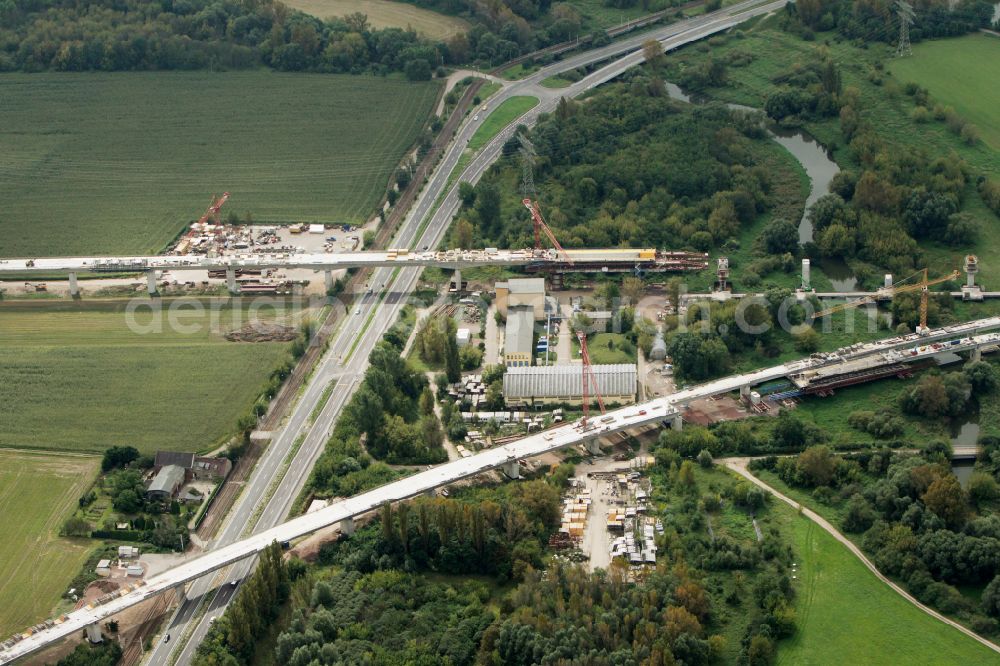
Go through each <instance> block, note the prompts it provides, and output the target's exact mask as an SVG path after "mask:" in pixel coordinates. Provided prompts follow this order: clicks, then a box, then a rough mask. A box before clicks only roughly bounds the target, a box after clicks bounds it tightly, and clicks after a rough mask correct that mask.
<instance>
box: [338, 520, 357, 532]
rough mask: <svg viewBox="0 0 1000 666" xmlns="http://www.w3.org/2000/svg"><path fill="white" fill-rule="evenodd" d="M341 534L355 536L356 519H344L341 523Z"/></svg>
mask: <svg viewBox="0 0 1000 666" xmlns="http://www.w3.org/2000/svg"><path fill="white" fill-rule="evenodd" d="M340 533H341V534H344V535H346V536H351V535H352V534H354V519H353V518H344V519H343V520H342V521H340Z"/></svg>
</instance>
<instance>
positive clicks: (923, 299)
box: [813, 268, 961, 335]
mask: <svg viewBox="0 0 1000 666" xmlns="http://www.w3.org/2000/svg"><path fill="white" fill-rule="evenodd" d="M914 275H923V279H922V280H920V281H919V282H914V283H912V284H903V283H904V282H906V281H907V280H909V279H910V278H912V277H913V276H914ZM959 275H961V273H959V272H958V271H952V272H951V273H949V274H948V275H945V276H944V277H939V278H934V279H933V280H929V279H927V269H926V268H924V269H923V270H919V271H917V272H916V273H914V274H913V275H911V276H909V277H907V278H905V279H903V280H900V281H899V282H897V283H895V284H894V285H892V286H891V287H887V288H885V289H881V290H879V295H883V294H884V295H886V296H888V297H890V298H891V297H893V296H896V295H897V294H905V293H908V292H911V291H917V290H920V326H919V328H917V333H920V334H921V335H922V334H924V333H925V332H926V331H927V293H928V292H927V288H928V287H930V286H932V285H935V284H941V283H942V282H947V281H948V280H954V279H956V278H957V277H959ZM875 300H876V297H875V296H865V297H864V298H859V299H857V300H854V301H848V302H847V303H842V304H840V305H835V306H833V307H831V308H827V309H825V310H820V311H819V312H817V313H816V314H814V315H813V318H814V319H819V318H820V317H825V316H826V315H828V314H833V313H834V312H840V311H841V310H849V309H851V308H856V307H858V306H859V305H867V304H868V303H874V302H875Z"/></svg>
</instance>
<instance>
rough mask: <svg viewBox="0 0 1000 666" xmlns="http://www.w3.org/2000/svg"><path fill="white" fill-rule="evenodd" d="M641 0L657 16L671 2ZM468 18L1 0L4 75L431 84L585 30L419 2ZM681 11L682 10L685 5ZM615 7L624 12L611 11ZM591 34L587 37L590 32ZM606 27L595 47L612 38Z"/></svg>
mask: <svg viewBox="0 0 1000 666" xmlns="http://www.w3.org/2000/svg"><path fill="white" fill-rule="evenodd" d="M640 1H641V2H642V6H643V7H645V8H648V10H649V11H650V12H652V11H656V10H659V9H663V8H665V7H668V6H670V4H673V3H671V2H667V1H666V0H652V1H651V0H616V2H623V3H625V4H624V5H621V6H633V5H637V4H638V3H639V2H640ZM414 4H416V5H418V6H421V7H427V8H430V9H434V10H436V11H441V12H444V13H447V14H461V15H462V16H465V17H468V19H469V20H470V21H471V22H472V23H473V28H472V29H471V30H470V31H469V32H468V33H467V34H465V33H460V34H457V35H454V36H453V37H451V38H449V39H448V40H447V41H431V40H428V39H424V38H423V37H420V36H418V35H417V33H416V32H414V31H412V30H403V29H400V28H383V29H376V28H374V27H372V26H371V25H370V24H369V22H368V19H367V17H366V16H365V15H364V14H363V13H360V12H355V13H353V14H349V15H347V16H343V17H340V18H335V19H330V20H326V21H323V20H320V19H318V18H315V17H313V16H309V15H307V14H304V13H302V12H299V11H296V10H292V9H290V8H288V7H287V6H285V5H284V4H282V3H281V2H279V1H278V0H252V1H250V2H224V1H219V0H157V1H156V2H142V1H140V0H120V1H119V0H96V1H95V2H88V3H86V4H85V5H81V4H80V3H76V2H71V1H70V0H0V71H15V70H16V71H29V72H31V71H44V70H53V71H95V70H103V71H119V70H172V69H206V68H207V69H243V68H249V67H257V66H260V65H266V66H268V67H273V68H274V69H278V70H282V71H309V72H342V73H352V74H359V73H362V72H371V73H373V74H377V75H384V74H387V73H390V72H404V73H405V74H406V76H407V77H408V78H410V79H411V80H427V79H429V78H431V76H433V75H434V74H435V73H436V72H437V71H438V68H439V67H441V66H442V65H458V64H473V65H476V66H478V67H482V68H485V69H490V68H493V67H495V66H497V65H500V64H502V63H504V62H507V61H509V60H512V59H514V58H516V57H518V56H519V55H521V54H523V53H529V52H532V51H535V50H537V49H540V48H544V47H546V46H550V45H552V44H558V43H562V42H565V41H568V40H570V39H573V38H575V37H578V36H580V34H581V31H583V30H589V29H590V26H588V25H587V24H586V22H585V20H584V18H583V17H582V16H581V14H580V12H579V11H577V10H576V9H575V8H574V7H573V6H572V5H571V4H569V3H556V4H555V5H552V4H551V3H550V2H548V0H541V1H539V2H532V1H531V0H511V1H510V2H509V3H505V2H503V1H501V0H496V1H495V2H490V3H479V2H471V1H466V0H434V1H432V2H424V1H418V2H415V3H414ZM678 4H679V3H678ZM608 6H619V5H618V4H609V5H608ZM587 36H588V38H589V37H590V36H589V35H587ZM607 41H609V40H608V37H607V36H606V35H605V33H604V32H603V31H601V30H596V31H595V32H594V36H593V40H592V43H594V44H595V45H599V44H603V43H607Z"/></svg>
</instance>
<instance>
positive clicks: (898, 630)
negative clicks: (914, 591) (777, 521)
mask: <svg viewBox="0 0 1000 666" xmlns="http://www.w3.org/2000/svg"><path fill="white" fill-rule="evenodd" d="M780 510H781V511H782V512H783V513H785V514H787V516H788V521H789V526H790V528H791V536H792V547H793V548H794V550H795V553H796V558H797V559H796V562H797V564H798V565H799V572H798V574H796V575H797V576H798V579H797V580H796V582H795V590H796V594H797V597H796V604H795V612H796V614H797V622H796V624H797V627H798V629H797V631H796V633H795V635H794V636H792V637H791V638H788V639H786V640H784V641H782V642H781V643H780V644H779V645H778V655H777V659H776V661H775V663H776V664H779V665H780V666H791V665H792V664H794V665H795V666H822V665H826V664H829V665H831V666H833V665H839V664H869V665H870V666H881V665H883V664H884V665H886V666H894V665H896V664H907V665H912V666H916V665H919V664H927V665H930V664H988V663H995V662H996V653H994V652H993V651H991V650H989V649H988V648H986V647H984V646H982V645H980V644H979V643H977V642H975V641H974V640H972V639H971V638H968V637H966V636H964V635H963V634H961V633H960V632H959V631H958V630H957V629H954V628H952V627H949V626H948V625H946V624H944V623H943V622H941V621H939V620H936V619H934V618H932V617H931V616H929V615H927V614H926V613H924V612H923V611H922V610H920V609H918V608H917V607H916V606H914V605H913V604H911V603H910V602H908V601H906V600H905V599H903V597H901V596H899V595H898V594H897V593H896V592H894V591H893V590H892V589H891V588H890V587H889V586H888V585H885V584H884V583H882V582H881V581H880V580H878V579H877V578H876V577H875V575H874V574H872V573H871V572H870V571H869V570H868V569H867V568H866V567H865V565H864V564H862V563H861V561H860V560H858V559H857V558H856V557H855V556H854V555H853V554H852V553H851V552H850V551H849V550H847V548H845V547H844V546H843V545H842V544H840V543H838V542H837V541H836V540H835V539H834V538H833V537H832V536H830V535H829V534H827V533H826V532H825V531H824V530H823V529H822V528H821V527H819V526H818V525H816V524H815V523H814V522H812V521H811V520H809V519H808V518H805V517H802V516H798V515H795V513H794V511H793V510H792V509H791V507H787V506H783V507H782V508H781V509H780Z"/></svg>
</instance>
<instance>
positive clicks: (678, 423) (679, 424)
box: [670, 414, 684, 432]
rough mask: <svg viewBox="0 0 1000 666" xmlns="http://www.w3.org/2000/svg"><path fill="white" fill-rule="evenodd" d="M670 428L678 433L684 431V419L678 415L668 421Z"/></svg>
mask: <svg viewBox="0 0 1000 666" xmlns="http://www.w3.org/2000/svg"><path fill="white" fill-rule="evenodd" d="M670 427H671V429H673V430H676V431H678V432H680V431H681V430H683V429H684V419H682V418H681V415H680V414H678V415H677V416H675V417H673V418H672V419H670Z"/></svg>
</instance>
